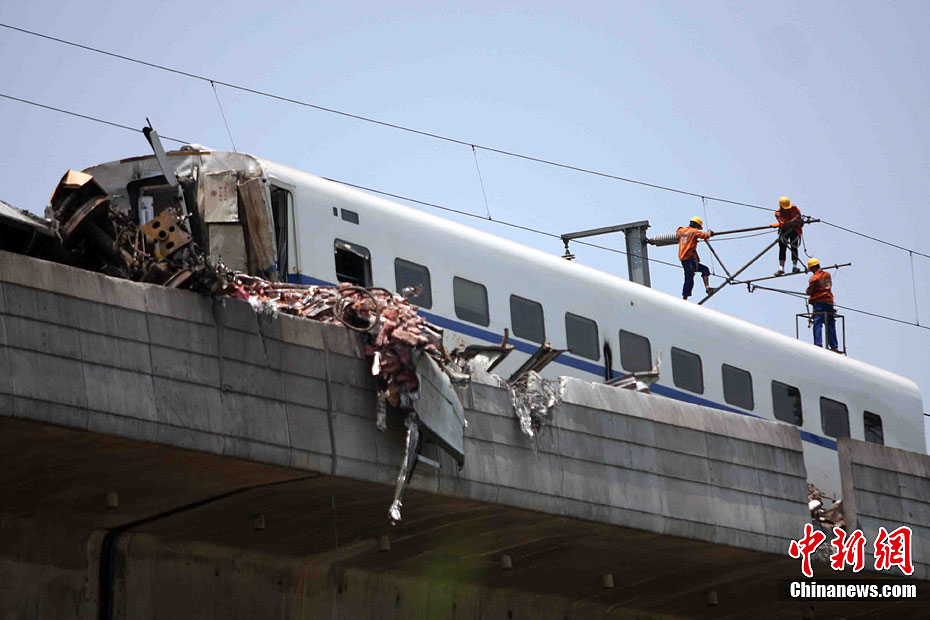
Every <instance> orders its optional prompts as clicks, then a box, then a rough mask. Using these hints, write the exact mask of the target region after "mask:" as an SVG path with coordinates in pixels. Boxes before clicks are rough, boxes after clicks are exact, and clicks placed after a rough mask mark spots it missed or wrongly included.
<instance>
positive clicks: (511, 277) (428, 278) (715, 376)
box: [87, 147, 925, 497]
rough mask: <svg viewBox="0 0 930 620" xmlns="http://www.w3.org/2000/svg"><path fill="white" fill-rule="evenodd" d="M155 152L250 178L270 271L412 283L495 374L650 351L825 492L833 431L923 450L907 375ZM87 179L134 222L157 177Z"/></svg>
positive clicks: (425, 305) (274, 174) (277, 178)
mask: <svg viewBox="0 0 930 620" xmlns="http://www.w3.org/2000/svg"><path fill="white" fill-rule="evenodd" d="M168 159H169V161H170V163H171V166H173V167H174V168H175V171H176V172H177V174H178V176H179V178H181V179H182V180H183V179H185V178H186V179H189V180H192V181H194V182H196V180H197V178H198V177H202V175H204V174H210V173H217V172H221V171H228V170H233V171H235V172H236V173H237V174H238V175H239V176H253V177H254V176H257V177H260V178H261V179H262V180H263V192H264V198H265V201H266V203H267V209H268V210H269V212H270V213H269V216H270V218H271V219H273V221H274V229H275V235H276V237H277V239H276V245H277V250H278V256H277V262H276V264H275V266H274V268H275V269H276V270H277V271H278V272H279V277H281V278H287V279H289V280H291V281H296V282H302V283H313V284H334V283H337V282H355V283H358V284H362V285H368V286H372V285H373V286H383V287H386V288H391V289H395V290H400V289H402V288H404V287H406V286H413V285H421V286H422V287H423V290H422V292H420V294H419V295H418V296H417V297H416V298H415V299H414V302H415V303H417V304H418V305H419V306H420V308H421V313H422V314H423V315H425V316H426V317H427V318H428V319H429V320H431V321H432V322H434V323H436V324H437V325H439V326H441V327H443V328H444V329H445V333H446V346H447V347H448V348H453V347H455V346H457V345H458V344H460V343H480V344H488V343H498V342H500V341H501V338H502V335H503V333H504V330H505V329H508V330H509V332H510V334H511V338H510V342H511V343H512V344H513V345H514V346H515V351H514V352H513V353H512V354H511V355H510V357H509V358H508V359H507V360H506V362H505V363H504V365H503V366H502V367H501V368H500V371H499V372H500V373H501V374H503V375H504V376H507V375H508V374H509V373H510V372H511V371H512V370H514V369H516V367H517V366H519V365H520V364H521V363H523V362H524V361H525V360H526V358H527V356H528V355H530V354H531V353H533V352H534V351H535V350H536V349H537V348H538V347H539V345H540V344H542V343H543V342H547V341H548V342H550V343H551V344H552V346H553V347H555V348H557V349H566V350H567V351H568V352H566V353H563V354H562V355H560V356H559V357H558V358H557V359H556V360H555V361H554V363H552V364H550V365H549V366H548V367H546V368H545V369H544V371H543V375H544V376H549V377H550V378H554V377H556V376H559V375H570V376H575V377H580V378H582V379H587V380H591V381H603V380H604V378H605V377H612V376H617V375H619V374H623V373H626V372H631V371H639V370H646V369H648V368H651V367H652V365H653V363H654V362H655V361H656V360H658V359H659V358H660V357H661V360H662V362H661V373H660V378H659V380H658V382H657V383H656V384H654V385H653V387H652V391H653V393H655V394H659V395H661V396H665V397H669V398H675V399H679V400H683V401H687V402H693V403H698V404H702V405H706V406H708V407H712V408H714V409H720V410H725V411H731V412H735V413H739V414H743V415H751V416H755V417H761V418H766V419H770V420H780V421H782V422H785V423H788V424H794V425H796V426H797V427H798V428H799V431H800V434H801V438H802V440H803V445H804V458H805V465H806V468H807V472H808V479H809V481H810V482H812V483H814V484H815V485H816V486H818V487H819V488H820V489H821V490H823V491H824V492H825V493H826V494H827V495H829V496H833V497H838V496H839V495H840V486H839V466H838V461H837V454H836V446H837V443H836V440H837V438H838V437H842V436H851V437H853V438H856V439H862V440H866V441H874V442H879V443H884V444H886V445H889V446H894V447H897V448H903V449H906V450H911V451H915V452H920V453H924V452H925V445H924V428H923V416H922V402H921V395H920V392H919V390H918V388H917V386H916V384H915V383H914V382H913V381H911V380H909V379H906V378H904V377H901V376H898V375H896V374H893V373H891V372H888V371H885V370H881V369H879V368H876V367H873V366H870V365H868V364H865V363H863V362H860V361H857V360H854V359H850V358H848V357H846V356H840V355H836V354H834V353H830V352H827V351H825V350H823V349H820V348H817V347H814V346H813V345H811V344H808V343H804V342H801V341H799V340H796V339H793V338H789V337H787V336H784V335H781V334H778V333H775V332H773V331H770V330H767V329H764V328H762V327H759V326H757V325H753V324H751V323H748V322H746V321H742V320H739V319H736V318H734V317H731V316H727V315H725V314H723V313H720V312H717V311H715V310H712V309H710V308H707V307H704V306H697V305H695V304H691V303H688V302H685V301H683V300H681V299H679V298H678V297H675V296H672V295H668V294H665V293H662V292H659V291H655V290H653V289H651V288H648V287H645V286H642V285H639V284H636V283H633V282H630V281H628V280H625V279H623V278H619V277H616V276H613V275H610V274H607V273H604V272H601V271H598V270H595V269H591V268H589V267H585V266H584V265H581V264H578V263H574V262H569V261H565V260H563V259H561V258H559V257H557V256H553V255H550V254H546V253H544V252H541V251H538V250H535V249H532V248H529V247H526V246H523V245H520V244H517V243H514V242H511V241H508V240H506V239H502V238H500V237H497V236H495V235H491V234H488V233H484V232H481V231H478V230H475V229H472V228H469V227H467V226H464V225H461V224H458V223H455V222H451V221H449V220H446V219H443V218H441V217H437V216H434V215H432V214H429V213H424V212H422V211H419V210H416V209H413V208H410V207H407V206H404V205H401V204H398V203H395V202H392V201H389V200H386V199H384V198H381V197H378V196H374V195H371V194H368V193H366V192H363V191H360V190H357V189H354V188H351V187H348V186H345V185H342V184H339V183H336V182H333V181H329V180H326V179H323V178H320V177H317V176H314V175H311V174H308V173H305V172H301V171H298V170H295V169H292V168H289V167H287V166H283V165H280V164H276V163H274V162H271V161H268V160H265V159H261V158H257V157H253V156H250V155H245V154H239V153H228V152H214V151H208V150H205V149H202V148H198V147H185V148H184V149H182V150H181V151H178V152H172V153H169V157H168ZM87 172H89V173H90V174H93V175H94V177H95V179H96V180H97V182H98V183H100V184H101V185H102V186H103V187H104V188H105V189H106V190H107V192H109V193H110V194H112V195H114V196H116V197H117V199H118V201H119V203H120V205H121V206H122V207H123V208H126V209H127V210H129V211H132V212H133V213H134V214H135V215H137V216H140V214H141V213H142V210H143V209H145V208H150V207H151V208H152V209H154V210H156V211H157V209H158V204H159V199H158V196H159V191H163V190H160V189H159V188H164V182H165V177H164V174H163V172H162V171H161V168H160V167H159V164H158V162H157V160H156V159H155V158H154V157H152V156H148V157H138V158H131V159H126V160H121V161H118V162H112V163H108V164H101V165H99V166H94V167H92V168H89V169H87ZM187 187H188V188H189V187H190V186H189V185H188V186H187ZM217 230H218V231H219V230H220V229H219V228H218V229H217ZM212 245H213V242H212V240H211V246H212ZM211 249H212V251H213V253H216V252H217V250H218V248H216V247H213V248H211ZM224 259H225V257H224Z"/></svg>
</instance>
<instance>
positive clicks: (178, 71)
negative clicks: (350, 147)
mask: <svg viewBox="0 0 930 620" xmlns="http://www.w3.org/2000/svg"><path fill="white" fill-rule="evenodd" d="M0 26H2V27H4V28H7V29H9V30H14V31H16V32H20V33H22V34H27V35H30V36H34V37H38V38H41V39H46V40H48V41H54V42H56V43H61V44H62V45H68V46H71V47H76V48H78V49H83V50H85V51H89V52H94V53H96V54H103V55H105V56H110V57H111V58H117V59H119V60H124V61H126V62H132V63H136V64H139V65H143V66H146V67H149V68H152V69H158V70H160V71H166V72H169V73H174V74H176V75H181V76H184V77H188V78H191V79H195V80H201V81H203V82H209V83H210V84H213V85H214V87H215V84H220V85H221V86H226V87H227V88H232V89H235V90H240V91H242V92H247V93H251V94H254V95H260V96H262V97H268V98H270V99H276V100H278V101H283V102H286V103H292V104H294V105H299V106H303V107H306V108H312V109H314V110H319V111H321V112H327V113H330V114H336V115H339V116H343V117H345V118H352V119H355V120H359V121H363V122H366V123H371V124H375V125H380V126H382V127H388V128H391V129H396V130H398V131H405V132H408V133H412V134H416V135H420V136H424V137H427V138H433V139H436V140H442V141H445V142H450V143H453V144H459V145H461V146H466V147H470V148H472V149H481V150H483V151H487V152H489V153H497V154H499V155H505V156H508V157H514V158H518V159H523V160H526V161H531V162H535V163H539V164H544V165H547V166H554V167H558V168H563V169H565V170H572V171H575V172H581V173H584V174H589V175H593V176H598V177H602V178H607V179H613V180H615V181H622V182H624V183H631V184H634V185H640V186H643V187H650V188H653V189H658V190H662V191H666V192H672V193H676V194H681V195H684V196H693V197H695V198H700V199H701V200H713V201H714V202H720V203H723V204H729V205H735V206H740V207H747V208H751V209H758V210H760V211H772V210H773V209H772V208H771V207H764V206H762V205H757V204H753V203H750V202H742V201H738V200H730V199H728V198H721V197H719V196H709V195H707V194H704V193H700V192H693V191H688V190H683V189H680V188H676V187H671V186H668V185H661V184H658V183H650V182H647V181H641V180H639V179H633V178H630V177H624V176H621V175H617V174H611V173H607V172H602V171H600V170H594V169H592V168H585V167H582V166H576V165H573V164H566V163H562V162H557V161H554V160H549V159H544V158H542V157H535V156H532V155H525V154H523V153H518V152H516V151H509V150H506V149H501V148H496V147H492V146H485V145H480V144H476V143H474V142H470V141H467V140H461V139H458V138H453V137H450V136H444V135H442V134H438V133H434V132H430V131H424V130H422V129H416V128H414V127H408V126H406V125H401V124H398V123H390V122H387V121H382V120H379V119H376V118H372V117H369V116H364V115H362V114H354V113H352V112H346V111H344V110H339V109H336V108H330V107H326V106H321V105H318V104H315V103H311V102H309V101H302V100H300V99H294V98H292V97H285V96H283V95H278V94H275V93H271V92H268V91H263V90H260V89H257V88H251V87H248V86H243V85H241V84H235V83H232V82H226V81H223V80H218V79H215V78H210V77H207V76H204V75H198V74H196V73H191V72H189V71H183V70H181V69H175V68H173V67H168V66H166V65H162V64H158V63H153V62H148V61H145V60H141V59H139V58H133V57H131V56H126V55H125V54H118V53H116V52H110V51H107V50H104V49H101V48H97V47H93V46H90V45H84V44H82V43H77V42H75V41H69V40H67V39H62V38H59V37H53V36H51V35H47V34H44V33H41V32H36V31H34V30H28V29H26V28H20V27H18V26H14V25H12V24H7V23H3V22H0ZM822 221H823V222H824V223H825V224H827V225H829V226H832V227H834V228H837V229H839V230H843V231H845V232H848V233H851V234H854V235H859V236H861V237H865V238H867V239H871V240H872V241H875V242H877V243H882V244H885V245H888V246H891V247H894V248H897V249H899V250H903V251H905V252H911V251H912V252H914V254H917V255H919V256H923V257H925V258H930V254H926V253H924V252H919V251H917V250H912V249H911V248H906V247H904V246H901V245H899V244H896V243H892V242H890V241H885V240H884V239H879V238H878V237H873V236H871V235H867V234H865V233H861V232H859V231H856V230H853V229H850V228H845V227H843V226H839V225H838V224H833V223H831V222H827V221H826V220H822Z"/></svg>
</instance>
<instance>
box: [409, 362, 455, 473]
mask: <svg viewBox="0 0 930 620" xmlns="http://www.w3.org/2000/svg"><path fill="white" fill-rule="evenodd" d="M417 355H418V357H419V360H418V361H417V366H416V368H417V376H418V377H419V379H420V398H419V400H417V401H416V403H414V409H416V412H417V418H418V420H419V423H420V425H421V426H422V427H423V429H424V430H425V431H427V432H428V433H429V434H430V435H431V436H432V437H433V438H435V439H436V441H437V442H438V443H439V445H440V447H442V448H443V449H444V450H445V451H446V452H448V453H449V454H450V455H452V457H453V458H454V459H455V460H456V462H457V463H458V464H459V467H461V466H462V465H464V464H465V409H464V408H463V407H462V403H461V401H459V397H458V396H457V395H456V393H455V390H453V389H452V381H450V380H449V377H448V376H446V373H444V372H443V371H442V368H440V367H439V364H437V363H436V361H435V360H434V359H432V358H431V357H430V356H428V355H422V354H417Z"/></svg>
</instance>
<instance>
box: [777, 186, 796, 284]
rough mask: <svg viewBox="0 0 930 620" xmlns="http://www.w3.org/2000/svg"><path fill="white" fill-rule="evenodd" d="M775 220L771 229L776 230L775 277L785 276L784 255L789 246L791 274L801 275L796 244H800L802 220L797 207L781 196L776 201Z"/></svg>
mask: <svg viewBox="0 0 930 620" xmlns="http://www.w3.org/2000/svg"><path fill="white" fill-rule="evenodd" d="M775 219H776V220H778V221H777V222H775V223H774V224H771V227H772V228H778V229H779V230H778V271H776V272H775V275H776V276H782V275H785V254H786V253H787V249H788V246H789V245H790V246H791V265H792V267H791V273H801V270H800V269H799V268H798V244H799V243H800V242H801V227H802V226H803V225H804V220H803V219H802V218H801V210H800V209H798V207H797V205H793V204H791V199H790V198H788V197H787V196H782V197H781V198H779V199H778V208H777V209H775Z"/></svg>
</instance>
